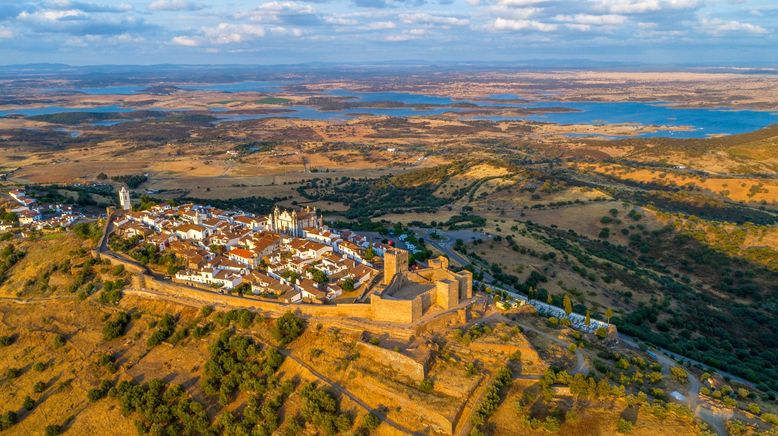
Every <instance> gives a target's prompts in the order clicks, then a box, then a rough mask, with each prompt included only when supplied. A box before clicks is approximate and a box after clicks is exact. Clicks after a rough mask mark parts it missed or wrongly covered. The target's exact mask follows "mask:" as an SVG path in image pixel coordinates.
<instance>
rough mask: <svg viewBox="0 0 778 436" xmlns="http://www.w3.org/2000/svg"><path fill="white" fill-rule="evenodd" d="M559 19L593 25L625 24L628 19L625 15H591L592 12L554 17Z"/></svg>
mask: <svg viewBox="0 0 778 436" xmlns="http://www.w3.org/2000/svg"><path fill="white" fill-rule="evenodd" d="M554 19H555V20H557V21H564V22H570V23H575V24H585V25H592V26H617V25H619V24H624V23H625V22H626V21H627V17H625V16H624V15H613V14H610V15H591V14H575V15H557V16H556V17H554Z"/></svg>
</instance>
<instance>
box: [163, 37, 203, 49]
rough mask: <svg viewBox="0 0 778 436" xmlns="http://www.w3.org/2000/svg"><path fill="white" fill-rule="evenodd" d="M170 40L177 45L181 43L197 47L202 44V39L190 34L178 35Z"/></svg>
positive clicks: (185, 45)
mask: <svg viewBox="0 0 778 436" xmlns="http://www.w3.org/2000/svg"><path fill="white" fill-rule="evenodd" d="M170 42H172V43H173V44H175V45H181V46H184V47H197V46H198V45H200V41H198V40H197V39H195V38H191V37H189V36H176V37H174V38H173V39H172V40H171V41H170Z"/></svg>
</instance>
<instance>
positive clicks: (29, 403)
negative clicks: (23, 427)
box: [22, 395, 35, 411]
mask: <svg viewBox="0 0 778 436" xmlns="http://www.w3.org/2000/svg"><path fill="white" fill-rule="evenodd" d="M22 407H24V410H27V411H30V410H32V409H33V407H35V400H33V399H32V398H30V396H29V395H27V396H26V397H24V401H23V402H22Z"/></svg>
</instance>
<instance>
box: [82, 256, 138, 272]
mask: <svg viewBox="0 0 778 436" xmlns="http://www.w3.org/2000/svg"><path fill="white" fill-rule="evenodd" d="M92 256H94V257H97V258H99V259H106V260H108V261H109V262H111V265H114V266H116V265H123V266H124V269H125V270H127V272H129V273H130V274H142V273H145V272H146V268H144V267H142V266H140V265H138V264H137V263H135V262H132V261H129V260H126V259H122V258H120V257H117V256H112V255H110V254H108V253H99V252H98V251H97V250H93V251H92Z"/></svg>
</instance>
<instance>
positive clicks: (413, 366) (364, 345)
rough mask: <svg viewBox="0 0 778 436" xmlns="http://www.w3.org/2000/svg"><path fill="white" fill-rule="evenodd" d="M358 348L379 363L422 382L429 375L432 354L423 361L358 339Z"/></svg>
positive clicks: (361, 352) (362, 353)
mask: <svg viewBox="0 0 778 436" xmlns="http://www.w3.org/2000/svg"><path fill="white" fill-rule="evenodd" d="M357 349H358V350H359V352H360V355H364V356H366V357H367V358H369V359H371V360H373V361H374V362H376V363H377V364H379V365H382V366H388V367H389V368H391V371H396V372H398V373H400V374H403V375H405V376H408V377H409V378H410V379H411V380H414V381H416V382H421V381H422V380H424V378H425V377H427V369H428V368H427V365H428V364H429V362H430V356H429V355H427V356H426V357H425V358H424V359H423V360H422V361H421V362H420V361H417V360H416V359H414V358H412V357H410V356H406V355H405V354H402V353H400V352H397V351H392V350H387V349H386V348H382V347H379V346H377V345H373V344H371V343H368V342H364V341H357Z"/></svg>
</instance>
